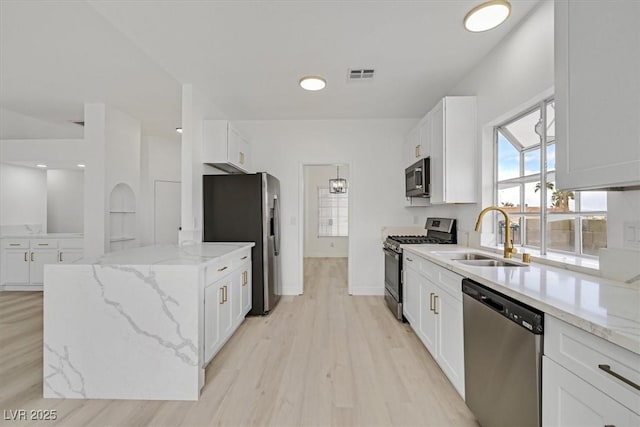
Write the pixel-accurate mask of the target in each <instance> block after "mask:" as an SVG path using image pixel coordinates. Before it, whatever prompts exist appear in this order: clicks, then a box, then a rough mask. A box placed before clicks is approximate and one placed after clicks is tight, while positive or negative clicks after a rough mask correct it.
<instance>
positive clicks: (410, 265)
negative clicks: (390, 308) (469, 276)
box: [403, 254, 464, 398]
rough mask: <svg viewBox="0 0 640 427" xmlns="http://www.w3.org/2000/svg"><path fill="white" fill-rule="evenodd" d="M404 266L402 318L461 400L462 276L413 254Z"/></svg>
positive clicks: (462, 343)
mask: <svg viewBox="0 0 640 427" xmlns="http://www.w3.org/2000/svg"><path fill="white" fill-rule="evenodd" d="M407 257H409V258H410V259H412V261H409V262H407ZM403 266H404V268H405V270H404V282H403V290H404V297H403V312H404V315H405V317H406V318H407V320H409V324H410V325H411V327H412V328H413V330H414V332H415V333H416V334H417V335H418V337H420V340H421V341H422V343H423V344H424V346H425V347H426V348H427V350H429V352H430V353H431V355H432V356H433V358H434V359H435V361H436V362H437V363H438V365H440V368H441V369H442V371H443V372H444V373H445V375H446V376H447V377H448V378H449V380H450V381H451V383H452V384H453V386H454V387H455V388H456V390H457V391H458V393H460V395H461V396H462V397H463V398H464V329H463V320H462V319H463V316H462V279H463V277H462V276H459V275H457V274H455V273H452V272H451V271H448V270H446V269H444V268H442V267H440V266H438V265H436V264H434V263H432V262H431V261H428V260H426V259H424V258H420V257H418V256H416V255H415V254H411V255H407V254H405V255H404V259H403Z"/></svg>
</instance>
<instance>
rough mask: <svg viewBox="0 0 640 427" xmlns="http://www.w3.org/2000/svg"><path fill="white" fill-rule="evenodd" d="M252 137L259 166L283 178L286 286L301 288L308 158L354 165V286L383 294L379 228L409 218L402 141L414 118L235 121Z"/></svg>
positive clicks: (351, 262) (358, 290) (361, 291)
mask: <svg viewBox="0 0 640 427" xmlns="http://www.w3.org/2000/svg"><path fill="white" fill-rule="evenodd" d="M234 123H235V124H236V125H237V127H238V128H239V129H240V130H241V131H243V133H245V134H246V135H249V136H250V137H251V140H252V150H253V154H254V167H255V169H256V170H263V171H267V172H269V173H271V174H273V175H275V176H276V177H277V178H278V179H279V180H280V185H281V188H280V190H281V197H282V272H283V274H282V279H283V292H284V293H285V294H289V295H296V294H299V293H301V292H302V276H301V273H302V266H301V262H300V261H301V259H302V250H303V248H302V240H303V239H302V237H303V230H302V225H301V223H300V222H301V218H300V215H301V213H302V209H301V207H302V206H301V203H302V202H303V199H302V194H303V188H302V181H303V170H302V165H303V164H304V163H307V164H336V163H341V164H342V163H345V164H348V165H349V166H350V176H351V178H350V182H349V192H350V194H349V197H350V198H349V202H350V206H349V208H350V215H351V218H352V219H353V220H352V221H351V224H350V230H349V287H350V292H351V293H352V294H365V295H382V294H383V292H384V269H383V264H384V259H383V255H382V249H381V247H382V242H381V237H380V236H381V229H382V227H383V226H388V225H409V224H411V219H412V218H411V212H410V210H408V209H405V208H403V207H402V206H403V204H404V179H403V174H402V173H401V172H400V171H402V170H403V164H402V155H403V153H402V142H403V139H404V135H405V134H406V133H407V132H408V130H409V129H410V127H411V126H413V125H414V124H415V123H416V120H405V119H390V120H268V121H244V122H234Z"/></svg>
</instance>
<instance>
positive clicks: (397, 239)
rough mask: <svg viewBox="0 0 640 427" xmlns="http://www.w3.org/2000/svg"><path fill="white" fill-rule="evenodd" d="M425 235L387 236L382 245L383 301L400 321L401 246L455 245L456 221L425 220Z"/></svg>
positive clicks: (446, 219) (444, 219) (448, 219)
mask: <svg viewBox="0 0 640 427" xmlns="http://www.w3.org/2000/svg"><path fill="white" fill-rule="evenodd" d="M424 228H425V229H426V230H427V234H425V235H420V236H389V237H387V239H386V240H385V241H384V243H383V250H384V254H385V256H384V260H385V261H384V287H385V290H384V299H385V301H386V303H387V305H388V306H389V309H390V310H391V312H392V313H393V314H394V315H395V316H396V317H397V318H398V320H402V319H403V316H402V299H403V295H402V246H401V245H419V244H427V243H431V244H454V243H456V234H457V230H456V220H455V219H451V218H427V223H426V225H425V227H424Z"/></svg>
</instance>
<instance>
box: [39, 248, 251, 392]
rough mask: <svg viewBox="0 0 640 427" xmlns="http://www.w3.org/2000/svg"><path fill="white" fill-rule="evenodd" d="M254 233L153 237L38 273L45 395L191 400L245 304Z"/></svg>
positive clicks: (247, 304)
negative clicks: (226, 237) (209, 238)
mask: <svg viewBox="0 0 640 427" xmlns="http://www.w3.org/2000/svg"><path fill="white" fill-rule="evenodd" d="M253 246H254V243H202V244H193V245H187V246H181V247H178V246H175V245H158V246H149V247H141V248H135V249H128V250H124V251H118V252H113V253H109V254H107V255H104V256H102V257H100V258H97V259H93V260H91V259H83V260H80V261H78V262H76V263H75V264H70V265H47V266H46V267H45V279H44V373H43V375H44V381H43V382H44V391H43V392H44V397H45V398H75V399H149V400H155V399H158V400H197V399H198V397H199V394H200V389H201V388H202V386H203V385H204V368H205V366H206V365H207V364H208V363H209V361H210V360H211V359H212V358H213V356H214V355H215V353H216V352H217V351H218V350H219V349H220V347H222V345H223V344H224V343H225V342H226V340H227V339H228V338H229V337H230V336H231V335H232V334H233V332H234V331H235V329H236V328H237V327H238V325H239V324H240V323H241V322H242V320H243V319H244V316H245V315H246V314H247V312H248V311H249V309H250V308H251V283H250V274H251V268H250V266H251V247H253Z"/></svg>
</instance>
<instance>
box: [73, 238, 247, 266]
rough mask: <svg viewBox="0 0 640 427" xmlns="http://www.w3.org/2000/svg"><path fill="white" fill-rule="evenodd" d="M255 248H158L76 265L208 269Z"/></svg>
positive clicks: (216, 245) (85, 260)
mask: <svg viewBox="0 0 640 427" xmlns="http://www.w3.org/2000/svg"><path fill="white" fill-rule="evenodd" d="M253 246H255V243H253V242H238V243H226V242H224V243H218V242H216V243H197V244H190V245H184V246H178V245H154V246H142V247H138V248H132V249H125V250H122V251H116V252H110V253H108V254H105V255H103V256H101V257H98V258H83V259H81V260H79V261H77V262H75V263H74V264H85V265H86V264H97V265H204V264H207V263H209V262H213V261H215V260H217V259H218V258H220V257H222V256H226V255H232V254H234V253H235V252H240V251H242V250H245V249H247V248H251V247H253Z"/></svg>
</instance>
